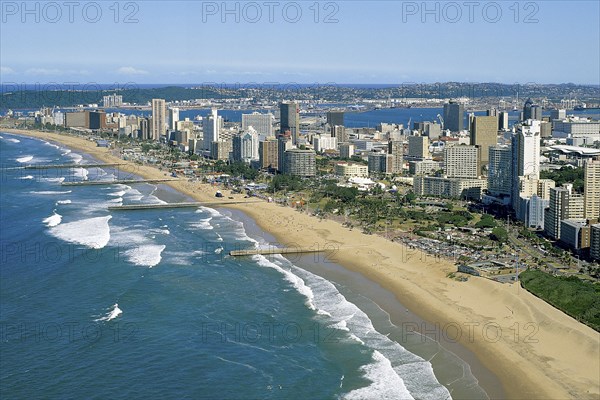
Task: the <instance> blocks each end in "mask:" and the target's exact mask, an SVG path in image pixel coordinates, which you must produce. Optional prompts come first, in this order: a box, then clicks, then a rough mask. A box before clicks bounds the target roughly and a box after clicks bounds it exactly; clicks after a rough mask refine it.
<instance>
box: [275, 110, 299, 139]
mask: <svg viewBox="0 0 600 400" xmlns="http://www.w3.org/2000/svg"><path fill="white" fill-rule="evenodd" d="M279 111H280V121H281V123H280V126H281V127H280V133H285V132H286V131H290V134H291V138H292V144H294V145H295V144H297V143H298V136H299V135H300V114H299V112H300V110H299V108H298V105H297V104H296V103H295V102H293V101H287V102H283V103H281V104H280V105H279Z"/></svg>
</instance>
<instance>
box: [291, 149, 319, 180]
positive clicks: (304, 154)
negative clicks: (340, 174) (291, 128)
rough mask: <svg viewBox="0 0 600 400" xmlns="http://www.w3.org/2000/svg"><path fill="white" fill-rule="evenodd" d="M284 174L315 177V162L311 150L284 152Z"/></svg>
mask: <svg viewBox="0 0 600 400" xmlns="http://www.w3.org/2000/svg"><path fill="white" fill-rule="evenodd" d="M284 159H285V173H286V174H290V175H296V176H302V177H313V176H316V175H317V161H316V155H315V152H314V151H312V150H300V149H289V150H287V151H285V154H284Z"/></svg>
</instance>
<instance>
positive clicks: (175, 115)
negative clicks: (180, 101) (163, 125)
mask: <svg viewBox="0 0 600 400" xmlns="http://www.w3.org/2000/svg"><path fill="white" fill-rule="evenodd" d="M177 122H179V108H177V107H173V108H169V127H170V128H171V130H173V131H176V130H177Z"/></svg>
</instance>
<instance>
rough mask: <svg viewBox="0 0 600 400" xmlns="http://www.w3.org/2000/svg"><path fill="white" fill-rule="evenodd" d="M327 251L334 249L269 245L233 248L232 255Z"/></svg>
mask: <svg viewBox="0 0 600 400" xmlns="http://www.w3.org/2000/svg"><path fill="white" fill-rule="evenodd" d="M326 251H332V249H325V248H320V249H314V248H313V249H311V248H302V247H281V248H280V247H269V248H266V249H248V250H231V251H230V252H229V255H230V256H234V257H243V256H255V255H258V254H260V255H270V254H309V253H323V252H326Z"/></svg>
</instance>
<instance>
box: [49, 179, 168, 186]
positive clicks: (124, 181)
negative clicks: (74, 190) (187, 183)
mask: <svg viewBox="0 0 600 400" xmlns="http://www.w3.org/2000/svg"><path fill="white" fill-rule="evenodd" d="M177 180H178V179H117V180H112V181H75V182H62V183H61V185H62V186H100V185H118V184H122V185H134V184H136V183H160V182H174V181H177Z"/></svg>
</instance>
